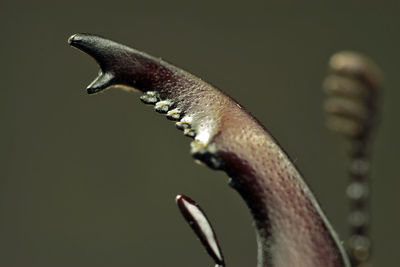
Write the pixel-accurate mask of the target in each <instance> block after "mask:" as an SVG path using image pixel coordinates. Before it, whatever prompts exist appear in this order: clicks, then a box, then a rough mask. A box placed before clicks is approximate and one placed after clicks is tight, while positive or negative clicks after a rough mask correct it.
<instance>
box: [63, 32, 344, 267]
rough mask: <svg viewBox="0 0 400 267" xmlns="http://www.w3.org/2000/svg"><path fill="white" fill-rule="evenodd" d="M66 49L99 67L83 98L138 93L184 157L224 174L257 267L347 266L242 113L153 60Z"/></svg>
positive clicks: (297, 183) (91, 44)
mask: <svg viewBox="0 0 400 267" xmlns="http://www.w3.org/2000/svg"><path fill="white" fill-rule="evenodd" d="M69 43H70V44H71V45H72V46H74V47H76V48H78V49H80V50H82V51H84V52H86V53H87V54H89V55H91V56H92V57H94V58H95V60H96V61H97V62H98V63H99V65H100V68H101V73H100V75H99V77H98V78H97V79H96V80H95V81H94V82H93V83H92V84H90V85H89V87H88V88H87V90H88V93H96V92H99V91H101V90H103V89H106V88H109V87H111V86H119V87H123V88H128V89H129V88H132V89H133V88H134V89H138V90H140V91H142V92H144V93H146V95H145V96H144V97H142V100H143V101H144V102H146V103H155V102H157V103H155V104H156V106H155V108H156V110H157V111H159V112H168V114H167V117H168V118H170V119H175V120H179V121H178V122H177V127H178V128H180V129H182V130H184V133H185V135H187V136H190V137H193V138H194V141H193V142H192V143H191V153H192V155H193V156H194V157H195V158H196V159H198V160H200V161H202V162H204V163H205V164H207V165H208V166H209V167H211V168H213V169H220V170H224V171H225V172H227V174H228V175H229V176H230V177H231V178H232V179H231V186H232V187H233V188H235V189H236V190H237V191H238V192H239V193H240V195H241V196H242V197H243V199H244V200H245V201H246V203H247V205H248V207H249V208H250V210H251V213H252V215H253V217H254V220H255V226H256V234H257V242H258V266H259V267H261V266H263V267H264V266H274V267H288V266H303V267H314V266H315V267H321V266H324V267H329V266H349V264H348V260H347V257H346V255H345V252H344V250H343V248H342V245H341V244H340V241H339V240H338V237H337V235H336V233H335V232H334V230H333V229H332V227H331V225H330V224H329V222H328V221H327V219H326V217H325V215H324V214H323V212H322V211H321V209H320V207H319V205H318V203H317V201H316V199H315V197H314V196H313V194H312V193H311V192H310V190H309V188H308V187H307V185H306V184H305V183H304V181H303V179H302V177H301V175H300V173H299V172H298V170H297V169H296V168H295V166H294V165H293V163H292V162H291V161H290V159H289V158H288V156H287V155H286V154H285V152H284V151H283V150H282V149H281V148H280V146H279V145H278V144H277V142H276V141H275V140H274V139H273V137H272V136H271V135H270V134H269V133H268V132H267V131H266V129H265V128H264V127H263V126H261V125H260V123H259V122H257V121H256V119H255V118H254V117H252V116H251V115H250V114H249V113H248V112H247V111H246V110H245V109H244V108H243V107H242V106H240V105H239V104H238V103H237V102H235V101H234V100H233V99H231V98H230V97H229V96H227V95H226V94H224V93H222V92H221V91H219V90H218V89H216V88H214V87H213V86H211V85H210V84H208V83H206V82H204V81H202V80H201V79H199V78H197V77H195V76H193V75H191V74H189V73H187V72H185V71H183V70H181V69H179V68H176V67H174V66H172V65H170V64H168V63H166V62H164V61H162V60H160V59H157V58H154V57H151V56H149V55H147V54H145V53H142V52H139V51H136V50H134V49H132V48H129V47H126V46H123V45H120V44H118V43H115V42H113V41H110V40H107V39H104V38H101V37H98V36H93V35H87V34H77V35H74V36H72V37H71V38H70V39H69Z"/></svg>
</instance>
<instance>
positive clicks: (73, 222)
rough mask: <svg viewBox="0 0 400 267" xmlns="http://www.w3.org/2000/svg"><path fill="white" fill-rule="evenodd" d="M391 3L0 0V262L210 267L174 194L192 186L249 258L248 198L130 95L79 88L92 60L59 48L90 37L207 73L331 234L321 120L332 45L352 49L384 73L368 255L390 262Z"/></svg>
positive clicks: (330, 153)
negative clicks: (316, 205) (309, 197)
mask: <svg viewBox="0 0 400 267" xmlns="http://www.w3.org/2000/svg"><path fill="white" fill-rule="evenodd" d="M399 15H400V3H399V2H398V1H365V0H364V1H342V0H340V1H330V2H327V1H324V2H321V1H307V3H304V2H303V3H299V2H296V1H291V2H289V1H279V3H277V2H272V1H253V0H248V1H245V2H234V1H209V0H203V1H187V0H186V1H135V0H132V1H121V0H114V1H103V0H97V1H73V0H71V1H61V2H57V1H40V0H38V1H10V0H3V1H1V3H0V22H1V26H0V27H1V28H2V31H1V32H2V37H1V65H0V68H1V87H2V89H1V90H0V101H1V102H0V116H1V122H2V124H1V131H0V144H1V153H0V162H1V168H0V266H5V267H25V266H32V267H33V266H41V267H44V266H56V267H63V266H76V267H78V266H99V267H101V266H114V267H117V266H118V267H123V266H193V267H196V266H213V264H212V261H211V259H209V257H208V256H207V255H206V253H205V252H204V251H203V248H202V247H201V246H200V243H199V241H198V240H196V238H195V236H194V235H193V234H192V232H191V230H190V228H189V227H188V226H187V225H186V223H185V222H184V220H183V219H182V218H181V215H180V213H179V211H178V209H177V207H176V206H175V203H174V199H175V195H176V194H187V195H188V196H190V197H192V198H193V199H195V200H196V201H197V202H199V203H200V205H201V206H202V207H203V209H204V210H205V211H206V213H207V214H208V216H209V218H210V220H211V221H212V223H213V224H214V227H215V229H216V232H217V234H218V237H219V239H220V243H221V246H222V249H223V252H224V254H225V258H226V262H227V264H228V266H231V267H234V266H255V265H256V244H255V236H254V231H253V227H252V223H251V217H250V214H249V212H248V210H247V207H246V206H245V204H244V203H243V202H242V200H241V199H240V197H239V195H238V194H237V193H236V192H235V191H234V190H232V189H231V188H230V187H229V186H228V185H227V180H228V179H227V176H226V175H225V174H224V173H222V172H214V171H211V170H210V169H207V168H205V167H203V166H199V165H197V164H195V163H194V162H193V160H192V159H191V157H190V155H189V141H190V140H189V139H187V138H185V137H183V135H182V133H181V132H179V131H177V130H176V129H175V126H174V125H173V123H171V122H169V121H167V120H166V119H165V118H164V117H163V116H161V115H159V114H157V113H155V112H153V111H152V107H148V106H145V105H143V104H141V103H140V101H139V96H140V95H139V94H135V93H127V92H124V91H121V90H118V89H117V90H116V89H112V90H108V91H106V92H104V93H103V94H100V95H94V96H88V95H87V94H86V92H85V90H84V89H85V87H86V86H87V85H88V84H89V83H90V82H91V81H92V80H93V79H94V78H95V76H96V75H97V71H98V68H97V65H96V64H95V62H94V61H93V60H91V59H90V58H89V57H87V56H86V55H83V54H81V53H80V52H78V51H77V50H74V49H72V48H70V47H69V46H68V44H67V39H68V37H69V36H70V35H71V34H74V33H77V32H88V33H95V34H100V35H103V36H105V37H108V38H111V39H113V40H116V41H118V42H121V43H123V44H126V45H129V46H132V47H134V48H136V49H139V50H143V51H146V52H148V53H150V54H152V55H154V56H158V57H162V58H163V59H165V60H167V61H169V62H172V63H174V64H175V65H177V66H179V67H182V68H183V69H186V70H188V71H190V72H192V73H194V74H196V75H197V76H199V77H201V78H203V79H205V80H206V81H209V82H210V83H212V84H214V85H215V86H217V87H218V88H221V89H222V90H223V91H225V92H226V93H228V94H229V95H231V96H232V97H233V98H235V99H236V100H237V101H239V102H240V103H241V104H242V105H243V106H245V107H246V108H247V109H248V110H249V111H250V112H251V113H253V114H254V115H255V116H256V117H257V118H258V119H259V120H260V121H261V122H262V123H263V124H264V125H265V126H266V127H267V128H268V129H269V130H270V131H271V132H272V134H273V135H274V136H275V137H276V138H277V139H278V140H279V142H280V143H281V144H282V145H283V147H284V148H285V149H286V151H288V153H289V154H290V156H291V157H292V158H293V159H295V162H296V165H297V166H298V167H299V169H300V170H301V171H302V173H303V174H304V176H305V178H306V181H307V182H308V183H309V185H310V186H311V188H312V189H313V191H314V192H315V194H316V195H317V197H318V199H319V200H320V202H321V204H322V207H323V208H324V210H325V211H326V213H327V215H328V217H329V218H330V220H331V221H332V223H333V225H334V227H335V228H336V229H337V231H338V232H339V234H340V236H341V238H342V239H345V238H346V236H347V224H346V215H347V202H346V198H345V194H344V188H345V185H346V177H345V175H344V174H345V172H346V168H347V161H346V155H347V153H346V145H345V142H343V140H341V138H339V137H338V136H336V135H334V134H333V133H331V132H329V131H328V130H326V129H325V127H324V115H323V113H322V112H321V104H322V101H323V99H324V95H323V93H322V90H321V81H322V79H323V78H324V76H325V75H326V73H327V61H328V59H329V57H330V55H331V54H333V53H334V52H336V51H339V50H342V49H352V50H358V51H361V52H363V53H366V54H368V55H369V56H370V57H372V58H373V59H374V60H375V61H376V62H377V64H378V65H380V66H381V68H382V69H383V71H384V73H385V78H386V83H385V92H384V99H383V101H382V102H383V103H384V105H383V111H382V113H383V119H382V122H381V128H380V129H379V132H378V133H377V139H376V143H375V146H374V164H373V165H374V166H373V167H374V170H373V200H372V212H373V225H372V228H373V229H372V236H373V241H374V263H375V265H374V266H382V267H390V266H397V265H398V264H396V262H397V260H396V258H397V255H398V254H397V253H398V251H397V249H398V244H399V242H400V229H399V225H400V215H399V208H398V205H399V202H400V194H399V193H398V191H399V185H400V181H399V179H398V177H396V176H397V175H396V174H395V173H396V169H397V167H396V164H398V149H399V144H400V141H399V138H398V136H399V135H400V127H399V119H398V117H397V116H398V115H399V112H400V106H399V105H398V103H397V102H398V101H399V97H400V91H399V85H400V80H399V79H400V76H399V75H398V69H399V47H400V37H399V29H400V16H399Z"/></svg>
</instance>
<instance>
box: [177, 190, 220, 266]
mask: <svg viewBox="0 0 400 267" xmlns="http://www.w3.org/2000/svg"><path fill="white" fill-rule="evenodd" d="M176 204H177V205H178V207H179V210H180V211H181V213H182V215H183V217H184V218H185V220H186V221H187V222H188V223H189V225H190V227H191V228H192V229H193V231H194V232H195V234H196V235H197V237H198V238H199V239H200V241H201V243H202V244H203V246H204V247H205V248H206V250H207V252H208V254H209V255H210V256H211V258H213V259H214V261H215V264H216V266H221V267H222V266H225V262H224V256H223V255H222V252H221V248H220V246H219V244H218V240H217V236H216V235H215V232H214V229H213V228H212V226H211V223H210V221H209V220H208V219H207V216H206V215H205V213H204V212H203V211H202V209H201V208H200V207H199V205H197V203H196V202H195V201H193V200H192V199H190V198H189V197H187V196H183V195H177V196H176Z"/></svg>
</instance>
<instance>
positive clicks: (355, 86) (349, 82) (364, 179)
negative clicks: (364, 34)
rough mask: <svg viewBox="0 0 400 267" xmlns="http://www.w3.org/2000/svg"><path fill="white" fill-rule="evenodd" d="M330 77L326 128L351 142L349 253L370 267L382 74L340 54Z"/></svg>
mask: <svg viewBox="0 0 400 267" xmlns="http://www.w3.org/2000/svg"><path fill="white" fill-rule="evenodd" d="M329 68H330V71H331V74H330V75H329V76H328V77H327V78H326V79H325V80H324V82H323V89H324V91H325V93H326V94H327V95H328V98H327V99H326V100H325V102H324V107H323V108H324V111H325V113H326V114H327V118H326V124H327V127H328V128H329V129H331V130H333V131H335V132H337V133H339V134H341V135H343V136H345V137H346V138H348V139H349V140H350V141H351V145H352V150H351V153H350V167H349V177H350V181H349V185H348V187H347V190H346V193H347V196H348V198H349V201H350V213H349V217H348V222H349V225H350V238H349V240H348V249H349V254H350V258H351V261H352V263H353V266H355V267H367V266H369V267H370V266H371V263H370V256H371V240H370V238H369V235H368V228H369V222H370V214H369V210H368V204H369V203H368V200H369V192H370V189H369V181H368V180H369V179H368V176H369V174H370V159H369V158H370V155H369V146H370V144H371V140H370V139H371V138H370V137H371V132H372V129H373V127H374V126H375V124H376V120H377V108H378V98H379V94H380V90H381V83H382V74H381V71H380V70H379V69H378V67H377V66H376V65H375V64H374V63H373V62H372V61H371V60H370V59H368V58H367V57H366V56H364V55H361V54H359V53H357V52H351V51H342V52H339V53H336V54H334V55H333V56H332V57H331V59H330V61H329Z"/></svg>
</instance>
